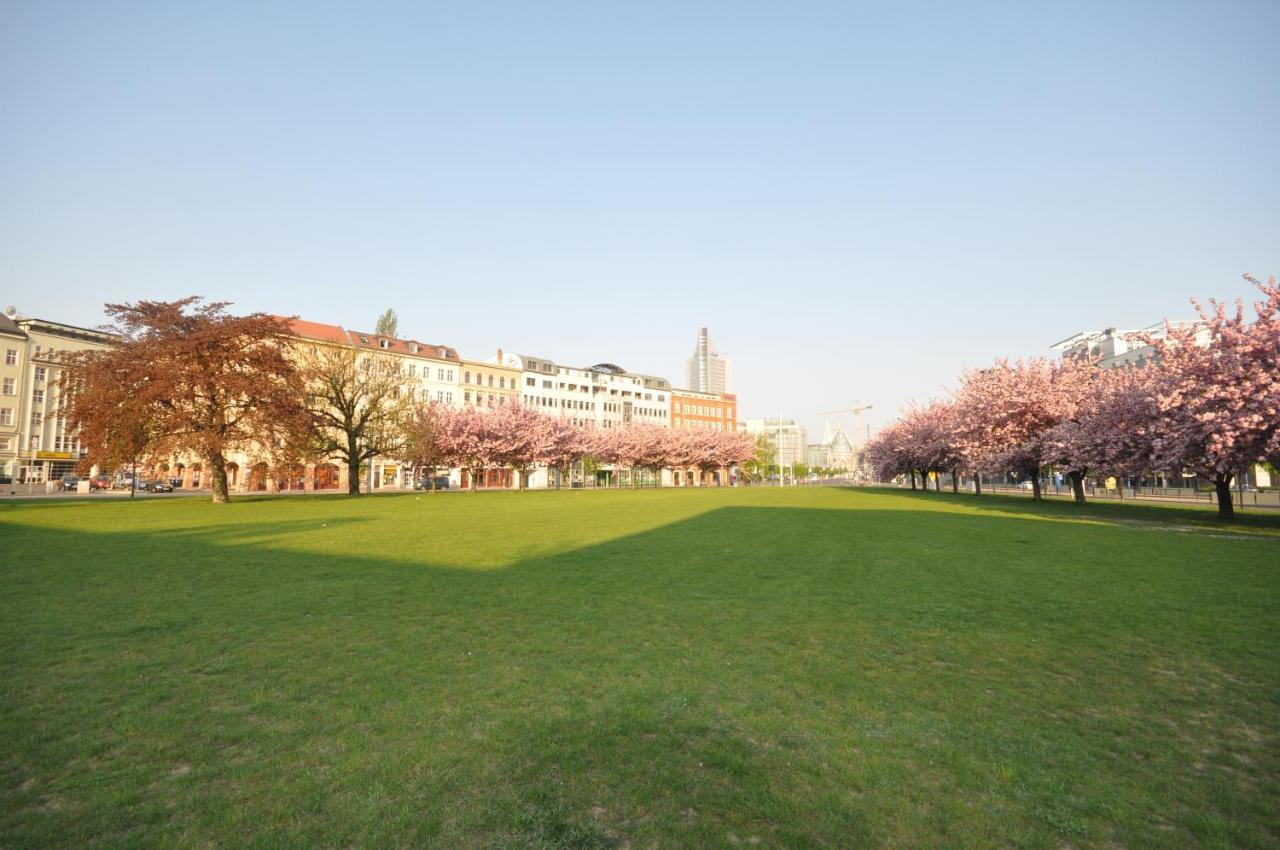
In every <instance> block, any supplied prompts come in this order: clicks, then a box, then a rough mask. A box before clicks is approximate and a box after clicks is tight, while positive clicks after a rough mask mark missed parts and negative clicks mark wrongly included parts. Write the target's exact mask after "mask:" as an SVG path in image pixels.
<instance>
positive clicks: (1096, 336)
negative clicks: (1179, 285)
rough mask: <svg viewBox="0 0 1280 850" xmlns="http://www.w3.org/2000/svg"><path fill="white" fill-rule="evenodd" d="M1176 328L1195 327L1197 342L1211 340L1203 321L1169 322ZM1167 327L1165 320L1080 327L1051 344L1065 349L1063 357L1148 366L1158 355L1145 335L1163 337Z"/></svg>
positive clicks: (1108, 365) (1107, 364) (1107, 366)
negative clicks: (1128, 326) (1126, 327)
mask: <svg viewBox="0 0 1280 850" xmlns="http://www.w3.org/2000/svg"><path fill="white" fill-rule="evenodd" d="M1170 324H1171V325H1172V326H1173V327H1175V328H1190V327H1196V328H1197V330H1196V345H1208V344H1209V330H1208V328H1206V327H1205V326H1204V324H1203V323H1202V322H1188V321H1182V322H1170ZM1166 333H1167V329H1166V327H1165V323H1164V322H1159V323H1157V324H1154V325H1149V326H1148V327H1145V328H1140V329H1138V330H1135V331H1118V330H1116V329H1115V328H1106V329H1105V330H1101V331H1080V332H1079V333H1077V334H1073V335H1072V336H1069V337H1067V338H1066V339H1064V340H1061V341H1060V342H1055V343H1054V344H1053V345H1051V346H1049V347H1050V348H1052V349H1054V350H1055V351H1060V352H1062V359H1063V360H1068V359H1085V358H1091V357H1096V358H1097V359H1098V365H1099V366H1100V367H1101V368H1103V369H1114V368H1116V367H1117V366H1145V365H1146V364H1147V363H1148V362H1149V361H1150V360H1151V359H1152V357H1153V356H1154V355H1155V349H1154V348H1153V347H1152V346H1150V345H1148V344H1147V343H1146V342H1145V341H1144V340H1143V337H1145V336H1149V337H1153V338H1155V339H1163V338H1164V336H1165V334H1166Z"/></svg>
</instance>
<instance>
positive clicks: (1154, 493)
mask: <svg viewBox="0 0 1280 850" xmlns="http://www.w3.org/2000/svg"><path fill="white" fill-rule="evenodd" d="M930 484H931V485H932V484H933V482H930ZM941 484H942V489H943V490H944V491H947V490H950V489H951V476H949V475H944V476H942V479H941ZM960 489H961V490H963V491H965V492H969V493H972V492H973V479H971V478H970V479H966V478H964V477H963V476H962V477H961V479H960ZM982 490H983V492H984V493H985V492H988V491H989V492H992V493H1016V494H1019V495H1027V496H1029V495H1031V485H1030V483H1023V484H1006V483H999V482H993V481H989V480H985V479H984V480H983V482H982ZM1040 492H1041V493H1043V494H1044V495H1046V496H1062V497H1064V498H1071V495H1072V494H1071V485H1070V484H1069V483H1068V482H1067V481H1062V482H1061V483H1057V482H1055V481H1053V480H1052V479H1046V480H1043V481H1041V482H1040ZM1084 492H1085V496H1086V497H1087V498H1090V499H1114V500H1116V501H1122V502H1123V501H1134V502H1143V501H1147V502H1189V503H1197V502H1200V503H1203V504H1205V505H1216V504H1217V502H1218V496H1217V494H1216V493H1214V491H1212V490H1196V489H1193V488H1190V487H1142V486H1139V487H1136V488H1135V487H1124V488H1116V487H1098V486H1095V485H1094V484H1092V483H1088V482H1086V483H1085V485H1084ZM1231 498H1232V501H1233V502H1234V503H1235V504H1236V505H1237V506H1238V507H1241V508H1250V507H1253V508H1280V490H1277V489H1267V490H1253V489H1239V488H1233V489H1232V490H1231Z"/></svg>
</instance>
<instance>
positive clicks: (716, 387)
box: [685, 328, 733, 393]
mask: <svg viewBox="0 0 1280 850" xmlns="http://www.w3.org/2000/svg"><path fill="white" fill-rule="evenodd" d="M685 362H686V364H687V367H688V373H689V389H691V390H697V391H698V392H702V393H727V392H732V391H733V386H732V385H733V361H732V360H730V359H729V358H728V357H725V356H724V355H723V354H721V353H720V352H719V351H718V350H717V349H716V344H715V343H714V342H712V340H711V335H710V334H709V333H707V329H706V328H698V345H697V347H696V348H695V349H694V350H693V356H692V357H690V358H689V359H688V360H687V361H685Z"/></svg>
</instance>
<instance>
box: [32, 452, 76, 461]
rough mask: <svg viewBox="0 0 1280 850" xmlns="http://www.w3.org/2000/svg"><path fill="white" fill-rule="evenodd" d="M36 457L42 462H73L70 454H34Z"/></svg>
mask: <svg viewBox="0 0 1280 850" xmlns="http://www.w3.org/2000/svg"><path fill="white" fill-rule="evenodd" d="M36 457H37V458H41V459H43V460H74V458H73V457H72V455H71V452H36Z"/></svg>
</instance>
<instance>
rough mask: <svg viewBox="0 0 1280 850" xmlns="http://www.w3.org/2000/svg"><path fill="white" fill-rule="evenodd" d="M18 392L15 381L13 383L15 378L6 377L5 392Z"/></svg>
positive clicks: (12, 393) (8, 393)
mask: <svg viewBox="0 0 1280 850" xmlns="http://www.w3.org/2000/svg"><path fill="white" fill-rule="evenodd" d="M16 392H17V390H16V389H15V386H14V383H13V378H5V379H4V394H5V395H14V394H15V393H16Z"/></svg>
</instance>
